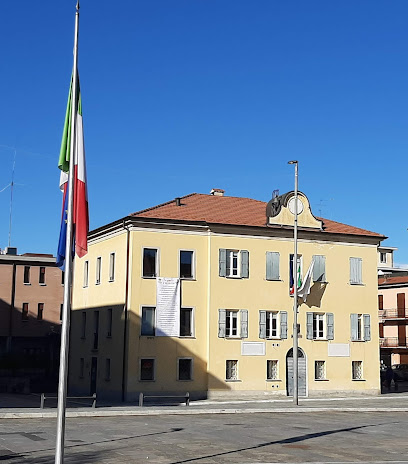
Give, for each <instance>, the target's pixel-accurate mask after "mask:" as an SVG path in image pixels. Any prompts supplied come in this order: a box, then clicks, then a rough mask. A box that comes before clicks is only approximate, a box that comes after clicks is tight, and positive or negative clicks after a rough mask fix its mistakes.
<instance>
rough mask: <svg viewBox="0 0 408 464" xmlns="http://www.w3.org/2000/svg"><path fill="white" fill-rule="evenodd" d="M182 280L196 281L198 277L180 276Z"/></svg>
mask: <svg viewBox="0 0 408 464" xmlns="http://www.w3.org/2000/svg"><path fill="white" fill-rule="evenodd" d="M179 279H180V280H191V281H193V282H195V281H196V280H197V279H196V278H195V277H179Z"/></svg>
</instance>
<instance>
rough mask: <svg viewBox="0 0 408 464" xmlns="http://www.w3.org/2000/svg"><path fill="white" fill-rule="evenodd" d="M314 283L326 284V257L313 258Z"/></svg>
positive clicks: (316, 256)
mask: <svg viewBox="0 0 408 464" xmlns="http://www.w3.org/2000/svg"><path fill="white" fill-rule="evenodd" d="M313 261H314V266H313V282H326V256H322V255H315V256H313Z"/></svg>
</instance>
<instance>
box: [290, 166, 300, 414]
mask: <svg viewBox="0 0 408 464" xmlns="http://www.w3.org/2000/svg"><path fill="white" fill-rule="evenodd" d="M288 164H294V165H295V205H294V206H295V208H294V216H295V219H294V226H293V241H294V253H293V403H294V404H295V405H298V404H299V388H298V387H299V379H298V329H297V307H298V305H297V300H298V280H297V260H298V257H297V256H298V252H297V232H298V231H297V229H298V162H297V161H296V160H293V161H289V162H288Z"/></svg>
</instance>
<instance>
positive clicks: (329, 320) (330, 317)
mask: <svg viewBox="0 0 408 464" xmlns="http://www.w3.org/2000/svg"><path fill="white" fill-rule="evenodd" d="M326 327H327V340H334V314H333V313H327V314H326Z"/></svg>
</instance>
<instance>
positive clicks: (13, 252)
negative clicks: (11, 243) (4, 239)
mask: <svg viewBox="0 0 408 464" xmlns="http://www.w3.org/2000/svg"><path fill="white" fill-rule="evenodd" d="M6 255H12V256H17V248H15V247H7V248H6Z"/></svg>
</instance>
